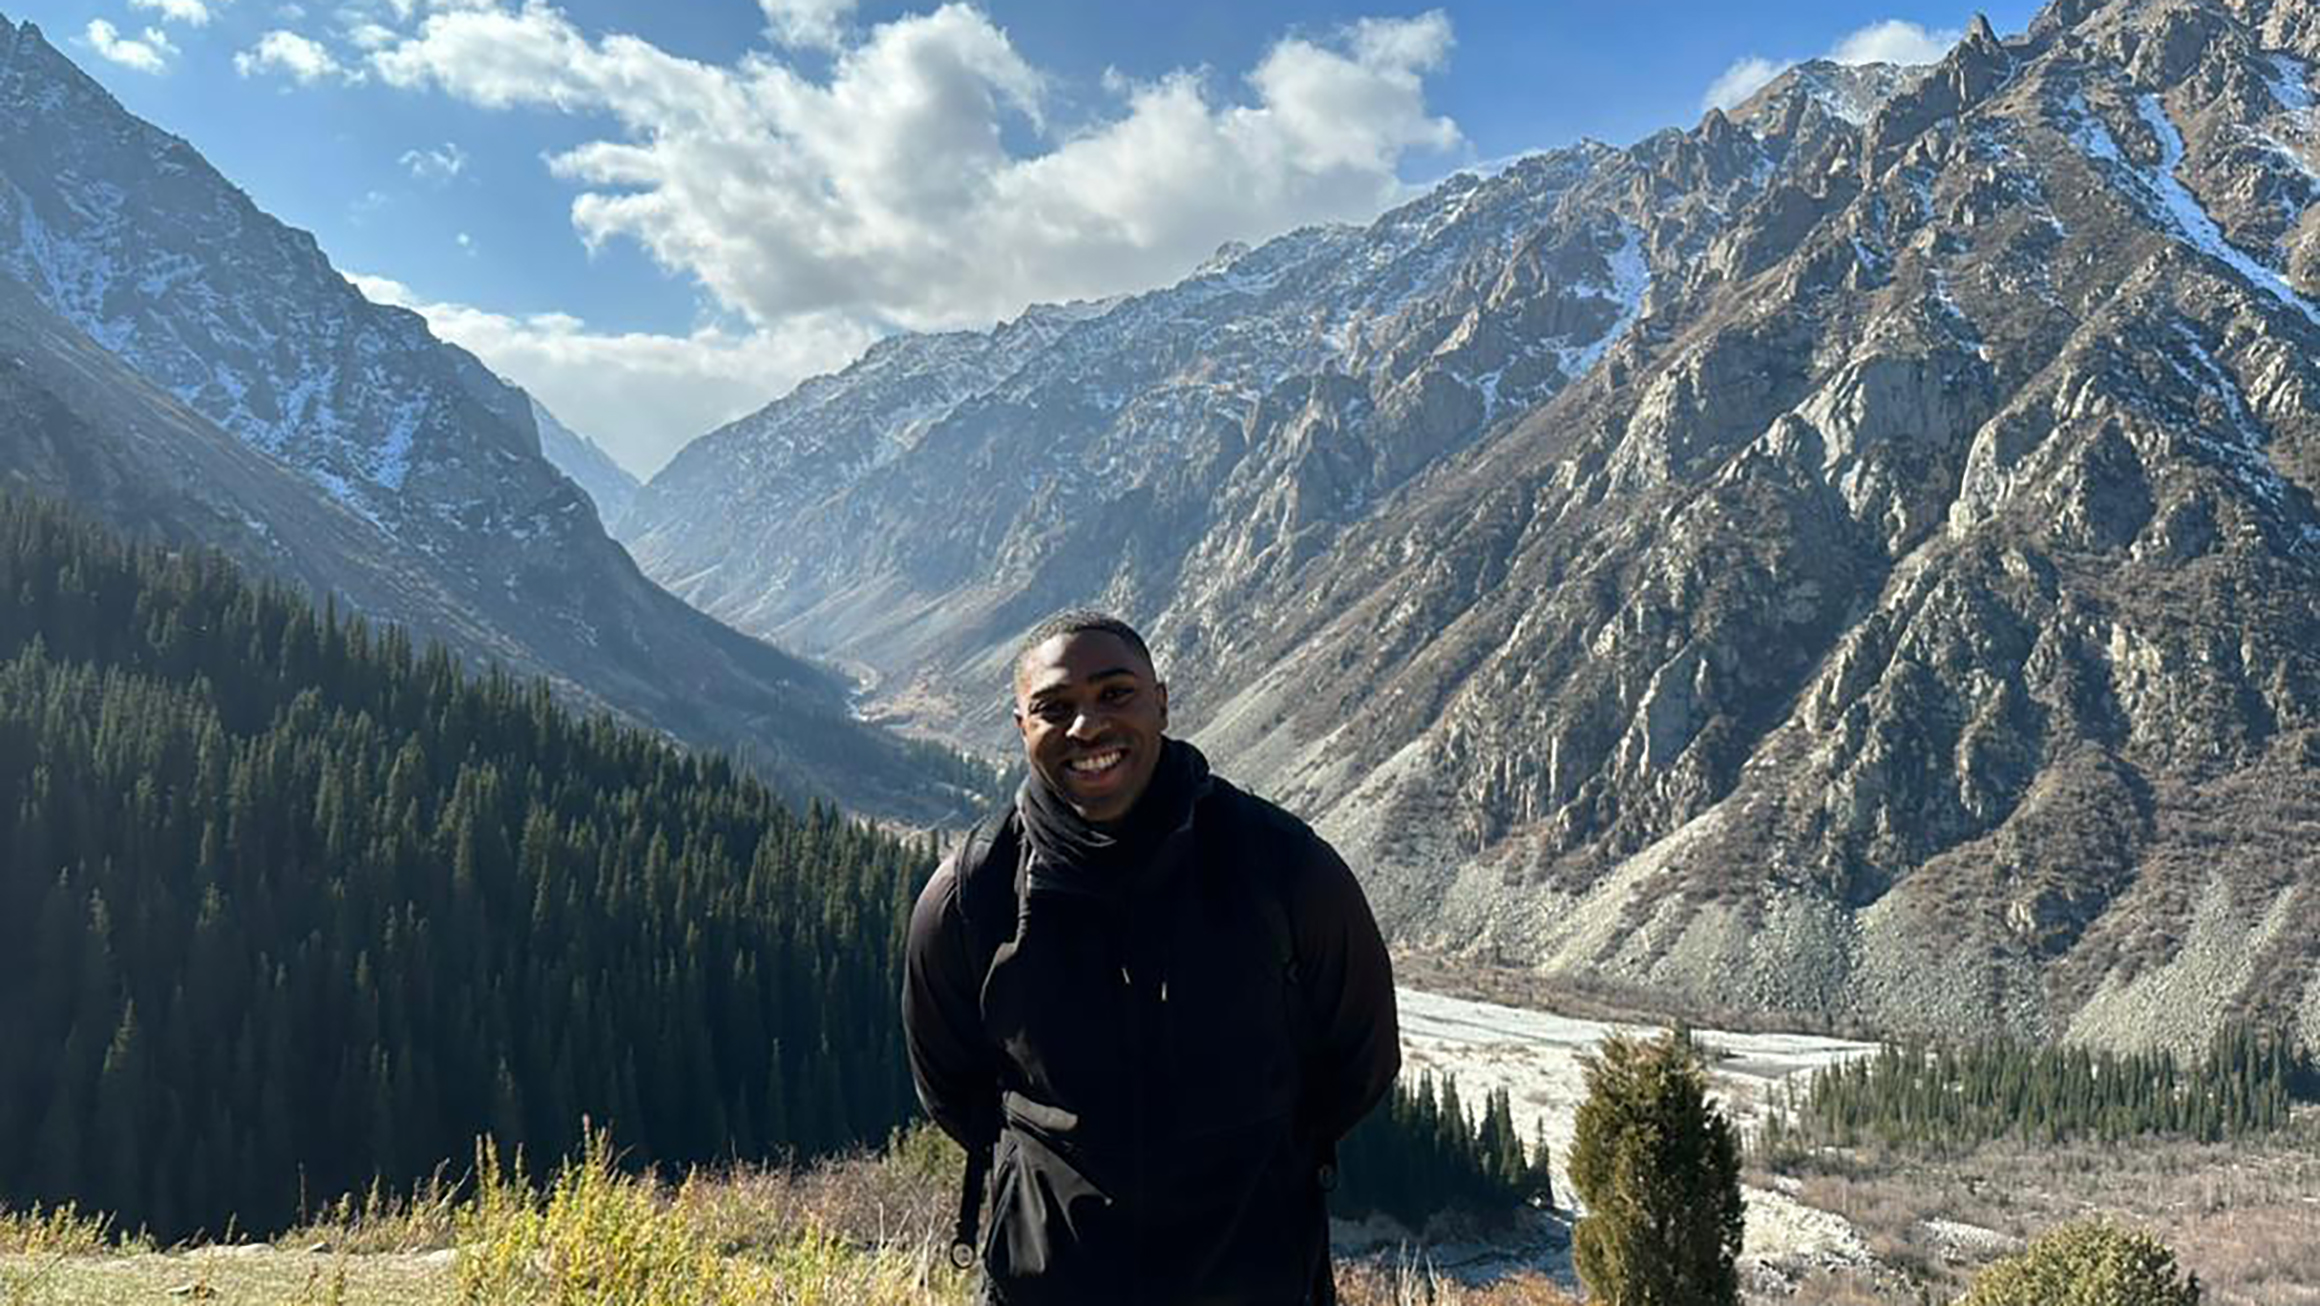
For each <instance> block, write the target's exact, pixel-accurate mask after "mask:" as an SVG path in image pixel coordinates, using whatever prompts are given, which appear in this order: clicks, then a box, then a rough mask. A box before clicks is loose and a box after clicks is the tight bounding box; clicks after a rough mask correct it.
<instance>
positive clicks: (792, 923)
mask: <svg viewBox="0 0 2320 1306" xmlns="http://www.w3.org/2000/svg"><path fill="white" fill-rule="evenodd" d="M934 854H935V850H934V847H933V845H932V843H931V841H925V840H920V841H910V840H904V839H898V838H896V837H893V836H891V835H888V834H885V833H881V832H878V831H875V830H873V829H870V828H868V827H866V826H864V825H861V824H858V823H856V822H853V821H850V820H848V819H845V818H843V817H842V816H840V815H839V814H838V813H836V812H834V811H832V810H829V809H826V808H821V807H814V808H809V809H808V810H807V811H805V812H804V813H803V814H799V813H797V812H796V811H794V810H793V809H792V808H790V807H788V806H787V805H785V804H784V803H783V801H782V800H781V799H780V798H778V797H777V796H776V795H775V794H773V793H772V792H771V791H769V790H768V789H767V788H766V787H765V786H764V785H763V784H761V783H759V782H758V781H757V780H756V779H754V778H752V777H751V776H750V775H748V774H747V773H746V772H744V771H742V770H741V769H739V768H737V767H736V766H734V765H733V764H732V763H731V762H730V761H728V760H727V759H724V758H721V757H718V756H715V755H706V754H694V753H686V752H683V751H680V750H679V749H676V748H674V747H672V746H670V745H669V744H668V743H666V742H665V741H664V740H662V739H661V738H659V737H658V736H655V735H652V734H649V733H646V732H643V731H640V730H637V729H634V728H631V727H628V726H624V725H621V724H619V723H617V722H615V721H613V720H612V719H610V718H608V717H605V716H601V715H598V716H581V715H577V714H575V713H573V712H571V711H569V710H567V709H565V708H564V707H562V706H560V705H559V704H557V703H556V702H555V701H553V699H552V698H551V696H550V694H549V691H548V689H547V687H546V686H545V685H544V684H543V683H541V682H538V681H529V680H521V679H518V678H515V677H512V676H509V675H507V674H504V673H501V672H498V671H486V672H483V673H480V674H476V673H471V672H469V671H467V670H465V669H463V668H462V667H461V666H460V665H459V664H458V663H457V662H456V660H455V659H453V658H452V657H451V656H450V655H449V654H448V653H446V652H445V651H443V650H442V649H441V648H439V647H428V648H424V649H421V648H417V647H414V645H413V643H412V641H411V640H410V639H409V638H408V637H407V636H406V635H405V634H404V633H403V632H402V631H401V630H400V629H398V628H394V627H374V626H371V625H369V624H368V623H366V622H365V621H364V620H363V619H362V618H360V617H359V616H349V615H342V614H339V613H338V612H336V611H335V610H334V608H333V607H331V606H330V605H329V604H327V603H325V604H324V605H323V606H321V607H320V608H317V606H316V605H315V604H313V603H311V602H310V601H308V600H307V599H306V598H305V597H304V596H302V595H301V594H298V593H296V592H294V591H291V590H289V589H286V588H283V587H281V586H278V585H271V584H265V583H259V582H255V581H253V580H251V579H249V578H248V577H246V576H245V575H243V574H242V573H241V572H240V571H238V570H237V569H236V568H235V567H234V566H233V565H232V564H230V563H229V562H227V561H225V560H224V559H222V558H220V557H218V556H216V555H214V554H211V553H207V552H201V551H173V550H167V549H163V548H159V547H154V546H149V545H138V544H131V543H128V542H125V541H123V540H122V539H120V538H119V537H117V536H115V535H113V534H112V533H110V532H108V531H106V530H104V529H102V528H100V527H97V526H95V525H93V524H90V523H88V522H86V521H84V520H82V519H80V518H79V517H77V516H75V515H74V514H73V513H71V512H70V511H69V510H67V509H64V508H62V507H59V506H56V505H53V504H49V503H45V502H42V501H39V500H35V499H28V498H24V497H20V496H11V495H0V994H6V995H7V1001H5V1002H0V1048H5V1049H7V1050H8V1054H7V1055H6V1056H5V1057H4V1058H0V1208H16V1209H23V1208H26V1207H30V1206H33V1205H35V1204H43V1205H55V1204H58V1203H61V1202H68V1201H69V1202H75V1203H77V1204H79V1206H80V1207H81V1208H83V1209H86V1210H97V1211H104V1212H108V1213H110V1214H112V1215H113V1216H115V1217H116V1218H117V1219H118V1221H119V1222H120V1224H121V1225H122V1226H123V1227H126V1228H132V1229H135V1228H143V1229H145V1230H147V1231H149V1232H150V1233H152V1234H154V1235H155V1236H158V1237H160V1238H162V1239H164V1240H174V1239H179V1238H186V1237H194V1236H200V1235H203V1234H207V1235H212V1236H215V1235H221V1234H223V1233H224V1232H226V1231H227V1229H228V1228H229V1227H230V1228H232V1229H234V1230H237V1231H239V1232H242V1233H248V1234H261V1235H262V1234H265V1233H268V1232H271V1231H274V1230H278V1229H281V1228H284V1227H287V1226H288V1225H290V1224H292V1223H293V1222H294V1221H296V1220H297V1219H298V1218H299V1217H300V1216H301V1215H302V1214H304V1213H306V1212H309V1211H312V1210H314V1209H317V1208H319V1207H320V1206H322V1205H323V1204H325V1203H328V1202H329V1201H331V1200H332V1199H334V1198H336V1197H338V1196H339V1195H341V1194H345V1193H349V1192H357V1191H363V1190H366V1189H369V1188H371V1187H373V1186H374V1185H379V1186H383V1187H384V1188H386V1189H387V1190H389V1191H396V1190H409V1189H411V1188H414V1187H416V1186H417V1185H419V1184H421V1183H423V1182H424V1181H426V1180H428V1179H430V1178H434V1177H449V1178H451V1179H453V1180H455V1181H456V1180H457V1179H459V1178H460V1177H462V1176H463V1175H464V1173H465V1171H466V1169H467V1164H468V1161H467V1159H468V1158H470V1157H472V1156H473V1155H474V1154H475V1144H476V1140H477V1138H478V1137H479V1136H484V1135H489V1136H490V1137H491V1138H493V1139H494V1140H495V1141H496V1143H497V1145H498V1148H499V1151H500V1154H501V1155H502V1156H510V1155H514V1154H517V1153H520V1154H521V1155H522V1156H524V1157H527V1158H529V1159H530V1160H531V1162H532V1163H533V1165H534V1166H535V1168H540V1167H545V1166H546V1165H548V1164H549V1163H552V1162H553V1161H555V1160H557V1159H559V1158H562V1157H566V1156H570V1155H574V1154H576V1153H577V1152H578V1151H579V1149H580V1148H581V1146H582V1145H583V1143H584V1142H585V1140H586V1138H587V1137H588V1131H589V1130H590V1129H592V1128H593V1129H598V1130H603V1131H607V1132H608V1133H609V1134H610V1136H611V1137H612V1138H613V1139H614V1140H615V1142H616V1144H617V1146H618V1147H619V1148H620V1149H621V1150H622V1157H623V1162H624V1164H627V1165H630V1166H632V1167H647V1166H652V1167H663V1168H681V1167H685V1166H689V1165H695V1164H714V1163H719V1162H724V1161H733V1160H740V1161H765V1160H775V1159H780V1158H785V1157H786V1158H798V1159H803V1158H809V1157H813V1156H819V1155H824V1154H828V1153H832V1152H836V1151H841V1150H845V1149H849V1148H854V1147H858V1146H864V1145H867V1144H870V1143H872V1142H874V1141H876V1140H880V1139H884V1138H886V1137H887V1136H888V1135H889V1134H890V1133H891V1132H892V1130H893V1129H894V1128H895V1127H896V1126H897V1125H899V1124H901V1123H902V1122H904V1121H906V1120H908V1119H910V1118H911V1117H912V1116H913V1114H914V1113H915V1110H916V1107H915V1104H914V1102H913V1100H912V1096H911V1092H910V1087H909V1078H908V1075H907V1072H906V1070H905V1067H904V1063H903V1055H902V1044H901V1038H900V1032H899V1029H898V1028H897V1024H898V1022H897V1019H896V1016H895V1011H894V995H895V993H896V992H897V991H898V985H899V979H900V977H899V973H898V967H899V964H900V963H899V957H900V951H901V933H902V929H903V926H904V924H905V922H906V920H907V915H908V911H909V907H910V903H911V901H912V899H913V898H914V896H915V894H916V891H917V889H918V887H919V885H920V884H922V883H923V882H924V880H925V877H926V876H927V874H928V873H929V872H931V870H932V869H933V865H934V860H935V856H934ZM1343 1162H1344V1175H1345V1180H1344V1183H1343V1184H1342V1186H1341V1187H1340V1189H1339V1191H1338V1193H1337V1194H1336V1197H1335V1200H1334V1205H1335V1206H1336V1208H1337V1209H1338V1210H1339V1211H1340V1212H1341V1213H1345V1214H1359V1213H1362V1212H1365V1211H1369V1210H1373V1209H1383V1210H1387V1211H1390V1212H1392V1213H1394V1214H1396V1215H1399V1216H1401V1217H1403V1218H1405V1219H1407V1220H1410V1221H1411V1222H1413V1223H1415V1222H1417V1221H1418V1220H1421V1219H1422V1218H1423V1216H1424V1215H1425V1214H1426V1213H1428V1212H1430V1211H1432V1210H1435V1209H1438V1208H1440V1207H1442V1206H1448V1205H1459V1206H1485V1207H1488V1206H1501V1205H1504V1204H1507V1203H1509V1202H1511V1201H1513V1200H1517V1199H1519V1198H1523V1197H1526V1196H1530V1195H1532V1194H1534V1193H1535V1194H1540V1195H1544V1193H1545V1166H1544V1162H1545V1153H1544V1150H1543V1148H1540V1149H1538V1150H1537V1151H1535V1152H1534V1153H1533V1154H1532V1155H1529V1156H1526V1155H1525V1149H1524V1148H1523V1146H1522V1144H1521V1142H1520V1140H1519V1139H1518V1138H1516V1136H1515V1133H1514V1127H1513V1123H1512V1115H1511V1110H1510V1105H1509V1103H1508V1102H1507V1101H1506V1100H1505V1099H1504V1097H1503V1095H1498V1096H1494V1097H1493V1098H1492V1099H1491V1100H1490V1101H1489V1102H1488V1103H1486V1105H1485V1109H1484V1111H1483V1112H1482V1113H1481V1114H1480V1116H1475V1115H1473V1114H1472V1113H1470V1112H1468V1111H1467V1110H1466V1109H1465V1108H1464V1107H1462V1106H1461V1105H1460V1103H1459V1101H1458V1098H1457V1090H1456V1085H1455V1084H1454V1083H1448V1082H1445V1083H1443V1084H1442V1085H1440V1087H1439V1089H1438V1090H1437V1087H1436V1085H1435V1084H1434V1083H1433V1082H1432V1081H1431V1080H1430V1079H1429V1080H1425V1081H1422V1082H1421V1083H1420V1084H1419V1085H1418V1086H1417V1087H1415V1088H1412V1087H1410V1086H1409V1085H1407V1084H1401V1085H1396V1087H1395V1089H1394V1092H1393V1096H1392V1098H1391V1099H1390V1102H1389V1103H1388V1104H1387V1105H1386V1106H1385V1107H1383V1108H1381V1109H1380V1110H1379V1111H1377V1112H1374V1113H1373V1114H1372V1116H1371V1117H1370V1119H1369V1120H1367V1121H1365V1122H1364V1123H1363V1125H1362V1126H1361V1127H1360V1128H1358V1129H1357V1130H1356V1131H1355V1133H1354V1134H1353V1135H1352V1136H1351V1137H1350V1138H1348V1139H1347V1140H1346V1143H1345V1145H1344V1148H1343Z"/></svg>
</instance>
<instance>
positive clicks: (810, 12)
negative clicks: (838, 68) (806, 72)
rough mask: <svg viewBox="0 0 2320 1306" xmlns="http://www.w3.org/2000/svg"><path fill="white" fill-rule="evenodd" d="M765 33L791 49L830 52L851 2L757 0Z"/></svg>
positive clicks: (849, 11)
mask: <svg viewBox="0 0 2320 1306" xmlns="http://www.w3.org/2000/svg"><path fill="white" fill-rule="evenodd" d="M757 5H758V8H760V9H763V10H764V11H765V27H766V31H767V32H769V33H771V34H772V36H773V38H774V39H775V40H777V41H779V42H781V43H782V44H783V45H786V46H790V47H793V48H795V49H801V50H808V49H822V50H834V49H836V48H838V43H839V39H840V37H841V36H842V35H843V34H844V32H845V26H846V19H847V17H848V16H849V15H851V14H852V13H853V12H854V0H757Z"/></svg>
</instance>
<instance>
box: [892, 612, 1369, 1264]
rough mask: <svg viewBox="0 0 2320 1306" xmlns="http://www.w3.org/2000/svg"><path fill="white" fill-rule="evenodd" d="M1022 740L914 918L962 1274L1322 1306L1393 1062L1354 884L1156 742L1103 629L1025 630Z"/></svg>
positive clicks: (1071, 619)
mask: <svg viewBox="0 0 2320 1306" xmlns="http://www.w3.org/2000/svg"><path fill="white" fill-rule="evenodd" d="M1015 724H1016V727H1017V729H1018V730H1019V731H1020V732H1021V733H1022V736H1023V753H1024V757H1025V760H1026V761H1027V762H1028V763H1029V773H1028V775H1027V776H1026V777H1025V779H1024V781H1023V785H1022V788H1021V789H1020V790H1019V791H1018V792H1017V794H1016V797H1015V801H1014V803H1013V804H1012V805H1011V806H1009V807H1008V809H1007V810H1006V811H1004V812H1002V813H1000V814H999V815H998V816H996V817H995V818H993V819H992V820H989V821H986V822H985V823H984V825H983V826H982V827H981V828H979V829H978V830H976V832H975V833H974V834H973V835H971V836H969V838H968V839H967V840H966V842H965V843H964V844H963V845H962V846H961V847H960V849H959V850H958V851H957V852H955V853H953V854H952V855H951V857H950V858H949V859H948V860H946V861H945V862H944V863H943V865H942V867H941V868H940V869H939V870H937V871H936V872H935V875H934V878H933V879H932V880H930V881H929V882H928V883H927V886H926V889H925V891H924V892H923V893H921V894H920V895H919V899H918V905H917V909H916V910H915V911H914V912H913V913H912V916H911V922H910V937H909V943H908V953H907V957H906V966H905V979H904V985H903V995H902V1017H903V1027H904V1031H905V1034H906V1037H907V1039H908V1044H909V1050H910V1065H911V1072H912V1074H913V1076H914V1077H915V1078H916V1080H917V1084H918V1094H919V1100H920V1101H921V1102H922V1103H924V1104H925V1106H926V1109H927V1113H928V1114H929V1115H931V1116H933V1117H934V1119H935V1122H936V1123H937V1124H939V1125H941V1126H942V1128H943V1129H944V1130H945V1131H946V1132H948V1133H949V1134H950V1135H951V1136H952V1137H953V1138H956V1139H958V1140H959V1142H960V1143H961V1144H962V1145H963V1146H965V1148H966V1149H967V1155H968V1158H969V1164H968V1173H967V1180H966V1184H965V1191H964V1192H963V1193H962V1195H961V1210H960V1218H959V1247H958V1249H957V1251H958V1255H959V1258H960V1260H961V1263H962V1264H964V1263H965V1262H966V1258H967V1256H969V1255H979V1256H980V1259H981V1261H982V1265H983V1271H984V1273H983V1285H984V1292H985V1300H987V1301H990V1302H996V1303H1004V1306H1049V1304H1051V1303H1069V1304H1071V1306H1094V1304H1097V1303H1101V1304H1104V1306H1112V1304H1115V1303H1117V1304H1121V1306H1194V1304H1195V1303H1197V1304H1198V1306H1326V1304H1327V1303H1330V1302H1334V1301H1335V1300H1336V1293H1335V1289H1334V1288H1333V1286H1332V1284H1331V1279H1330V1269H1329V1228H1328V1215H1327V1210H1326V1193H1327V1189H1328V1188H1329V1187H1330V1186H1331V1185H1332V1184H1333V1183H1334V1181H1335V1170H1334V1164H1333V1157H1334V1149H1335V1145H1336V1143H1337V1140H1338V1139H1339V1138H1341V1137H1342V1136H1343V1135H1344V1133H1345V1131H1346V1130H1348V1129H1350V1128H1352V1127H1353V1124H1354V1122H1355V1121H1357V1120H1359V1119H1360V1118H1361V1117H1362V1115H1363V1114H1364V1113H1366V1112H1367V1111H1368V1110H1369V1109H1370V1107H1371V1106H1373V1105H1374V1104H1375V1103H1376V1102H1377V1100H1378V1099H1379V1098H1380V1097H1382V1096H1383V1095H1384V1093H1385V1091H1386V1088H1387V1086H1388V1085H1389V1084H1391V1083H1392V1081H1393V1077H1394V1072H1395V1071H1396V1069H1397V1068H1398V1067H1399V1065H1400V1051H1399V1040H1398V1036H1397V1032H1396V1029H1395V1023H1394V991H1393V975H1392V971H1391V968H1390V967H1389V965H1388V963H1387V960H1386V952H1385V946H1384V944H1383V943H1382V942H1381V941H1380V940H1379V938H1378V930H1377V925H1376V922H1375V921H1374V920H1373V919H1372V918H1371V915H1370V911H1369V905H1368V903H1367V902H1366V901H1365V900H1364V899H1363V898H1362V894H1361V888H1360V886H1359V885H1358V884H1357V883H1356V882H1355V881H1354V878H1353V874H1352V872H1350V871H1348V870H1347V869H1346V866H1345V863H1344V861H1343V860H1341V859H1340V858H1339V857H1338V856H1337V854H1336V852H1335V851H1333V850H1332V849H1331V848H1330V847H1329V845H1328V844H1326V843H1324V842H1322V840H1321V838H1320V837H1319V836H1318V835H1316V834H1314V833H1313V831H1312V830H1310V829H1309V828H1307V827H1306V826H1305V824H1304V823H1303V822H1301V821H1299V820H1297V819H1296V818H1295V817H1293V816H1290V815H1289V814H1287V813H1286V812H1283V811H1282V810H1281V809H1280V808H1278V807H1275V806H1273V805H1272V804H1271V803H1268V802H1265V801H1264V800H1262V799H1260V798H1256V797H1254V796H1252V795H1249V794H1246V793H1243V792H1242V791H1241V790H1239V789H1236V788H1234V787H1233V786H1232V785H1230V784H1228V783H1226V782H1225V781H1224V780H1222V779H1219V778H1218V777H1216V776H1214V775H1211V774H1210V773H1209V770H1208V762H1207V760H1206V759H1205V758H1203V757H1202V756H1201V755H1200V752H1199V751H1198V750H1197V749H1195V748H1193V747H1192V746H1191V745H1190V744H1187V743H1184V742H1183V741H1181V740H1175V739H1170V738H1168V737H1167V733H1166V732H1167V729H1168V687H1167V685H1165V684H1163V683H1162V682H1161V680H1160V678H1159V675H1158V674H1157V672H1156V670H1155V668H1154V667H1153V664H1152V655H1151V653H1150V651H1149V650H1148V649H1147V648H1146V647H1145V644H1144V640H1143V638H1142V637H1141V636H1139V635H1138V634H1137V633H1136V632H1135V631H1134V630H1133V629H1131V628H1130V627H1129V626H1127V625H1126V624H1125V623H1123V622H1121V621H1119V620H1117V619H1116V618H1113V617H1109V616H1106V615H1104V614H1102V613H1094V612H1070V613H1065V614H1063V615H1061V616H1058V617H1054V618H1051V619H1049V620H1048V621H1046V622H1043V623H1041V624H1040V626H1039V627H1038V628H1037V629H1035V630H1033V631H1032V632H1031V634H1030V637H1029V638H1028V639H1027V640H1026V641H1025V642H1024V645H1023V648H1022V651H1021V653H1020V654H1019V655H1018V657H1017V658H1016V660H1015ZM986 1202H987V1204H988V1207H989V1210H990V1213H991V1217H990V1222H989V1229H988V1232H987V1234H985V1235H984V1236H982V1237H980V1238H979V1239H978V1237H977V1234H976V1226H977V1223H978V1221H977V1208H978V1207H980V1206H983V1205H984V1204H985V1203H986Z"/></svg>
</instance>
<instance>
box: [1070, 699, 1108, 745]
mask: <svg viewBox="0 0 2320 1306" xmlns="http://www.w3.org/2000/svg"><path fill="white" fill-rule="evenodd" d="M1103 726H1104V718H1103V715H1102V713H1100V712H1098V711H1097V710H1096V709H1094V708H1092V707H1087V708H1081V709H1080V710H1079V711H1077V712H1074V713H1072V715H1071V728H1070V729H1069V730H1067V731H1065V733H1066V734H1068V735H1070V736H1071V737H1072V738H1074V739H1094V738H1095V737H1096V736H1097V735H1099V734H1101V733H1103Z"/></svg>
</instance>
